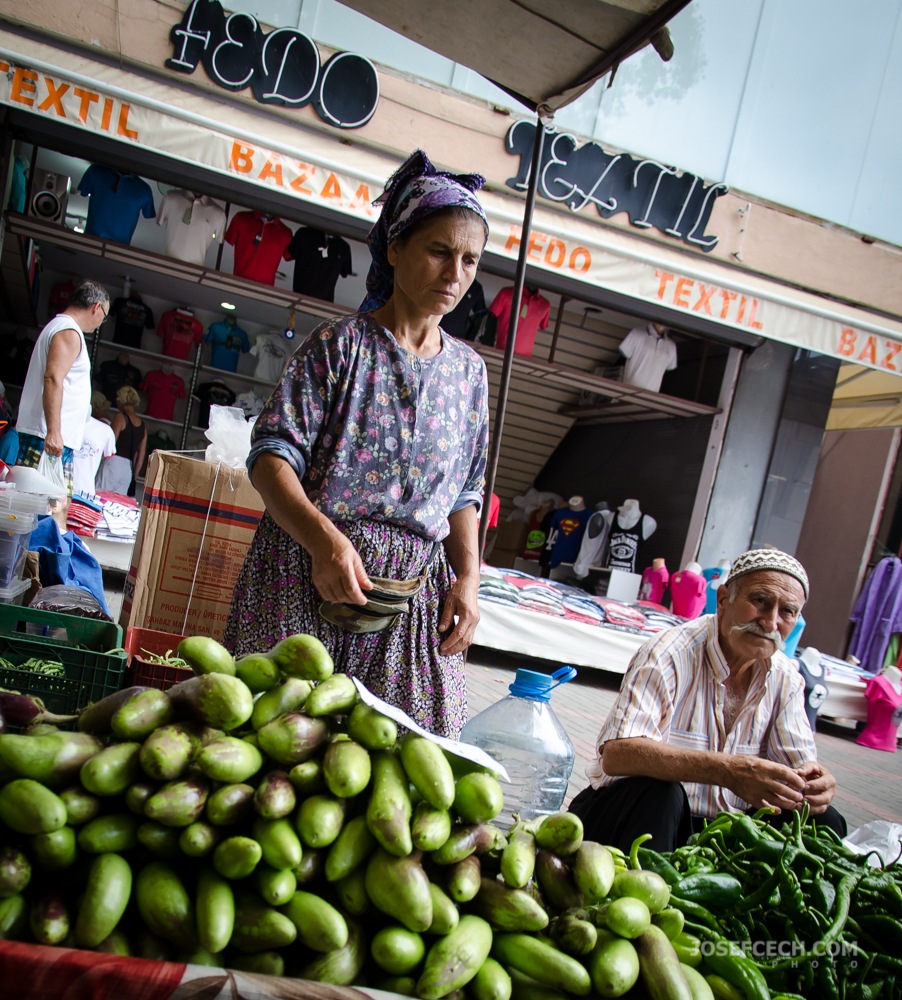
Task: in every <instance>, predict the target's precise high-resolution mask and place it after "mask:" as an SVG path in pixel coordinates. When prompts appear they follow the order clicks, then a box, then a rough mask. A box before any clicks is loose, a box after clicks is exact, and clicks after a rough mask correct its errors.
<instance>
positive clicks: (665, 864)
mask: <svg viewBox="0 0 902 1000" xmlns="http://www.w3.org/2000/svg"><path fill="white" fill-rule="evenodd" d="M638 858H639V863H640V864H641V866H642V867H643V868H645V869H646V870H647V871H650V872H655V873H656V874H658V875H660V876H661V878H662V879H664V881H665V882H666V883H667V884H668V885H673V884H674V883H676V882H679V880H680V877H681V876H680V873H679V872H678V871H677V870H676V868H674V866H673V865H672V864H671V863H670V862H669V861H668V860H667V858H665V857H664V855H663V854H659V853H658V852H657V851H653V850H651V848H649V847H640V848H639V850H638Z"/></svg>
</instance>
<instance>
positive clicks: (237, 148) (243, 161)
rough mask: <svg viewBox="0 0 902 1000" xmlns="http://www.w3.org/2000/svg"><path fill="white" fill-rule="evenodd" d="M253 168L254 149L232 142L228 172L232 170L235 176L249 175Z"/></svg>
mask: <svg viewBox="0 0 902 1000" xmlns="http://www.w3.org/2000/svg"><path fill="white" fill-rule="evenodd" d="M253 168H254V147H253V146H243V145H242V144H241V143H240V142H233V143H232V155H231V156H230V157H229V170H233V171H234V172H235V173H236V174H249V173H250V172H251V170H253Z"/></svg>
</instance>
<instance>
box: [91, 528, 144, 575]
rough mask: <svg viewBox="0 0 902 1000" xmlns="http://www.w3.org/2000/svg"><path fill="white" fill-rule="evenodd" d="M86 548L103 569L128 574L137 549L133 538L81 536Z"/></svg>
mask: <svg viewBox="0 0 902 1000" xmlns="http://www.w3.org/2000/svg"><path fill="white" fill-rule="evenodd" d="M80 537H81V540H82V541H83V542H84V543H85V548H86V549H87V550H88V551H89V552H90V553H91V555H92V556H94V558H95V559H96V560H97V561H98V562H99V563H100V566H101V569H115V570H120V571H121V572H123V573H127V572H128V568H129V566H130V565H131V561H132V551H133V550H134V548H135V540H134V539H133V538H128V539H121V540H120V539H118V538H87V537H83V536H80Z"/></svg>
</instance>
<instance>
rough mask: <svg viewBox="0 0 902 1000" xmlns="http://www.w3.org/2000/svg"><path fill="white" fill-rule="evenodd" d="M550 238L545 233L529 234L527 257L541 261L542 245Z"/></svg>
mask: <svg viewBox="0 0 902 1000" xmlns="http://www.w3.org/2000/svg"><path fill="white" fill-rule="evenodd" d="M547 239H548V237H547V236H546V235H545V234H544V233H536V232H532V233H530V234H529V245H528V246H527V248H526V256H527V257H533V258H534V259H535V260H540V259H541V257H542V245H543V244H544V242H545V240H547Z"/></svg>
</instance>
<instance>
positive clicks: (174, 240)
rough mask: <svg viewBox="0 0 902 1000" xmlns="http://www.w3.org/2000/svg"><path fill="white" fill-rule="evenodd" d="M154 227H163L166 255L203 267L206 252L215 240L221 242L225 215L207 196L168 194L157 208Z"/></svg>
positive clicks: (185, 193)
mask: <svg viewBox="0 0 902 1000" xmlns="http://www.w3.org/2000/svg"><path fill="white" fill-rule="evenodd" d="M157 225H158V226H166V242H165V246H164V252H165V253H166V254H167V256H169V257H176V258H178V260H184V261H187V262H188V263H190V264H198V265H200V266H203V264H204V261H205V260H206V256H207V250H208V249H209V248H210V246H211V245H212V243H213V242H214V241H215V240H216V239H220V240H221V239H222V235H223V233H224V232H225V228H226V214H225V211H224V209H223V208H222V207H221V206H220V205H217V204H216V202H215V201H212V200H211V199H210V198H207V197H206V195H194V194H192V193H191V192H190V191H169V192H168V193H167V194H166V196H165V197H164V198H163V204H162V205H160V215H159V218H158V219H157Z"/></svg>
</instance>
